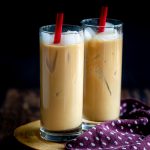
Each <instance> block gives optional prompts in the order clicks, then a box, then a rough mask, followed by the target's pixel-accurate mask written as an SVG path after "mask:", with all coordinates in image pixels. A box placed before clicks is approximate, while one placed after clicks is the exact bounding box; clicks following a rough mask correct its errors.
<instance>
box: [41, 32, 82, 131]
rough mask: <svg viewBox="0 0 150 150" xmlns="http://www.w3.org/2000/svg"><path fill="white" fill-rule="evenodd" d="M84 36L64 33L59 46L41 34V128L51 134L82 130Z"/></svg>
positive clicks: (49, 37) (49, 36)
mask: <svg viewBox="0 0 150 150" xmlns="http://www.w3.org/2000/svg"><path fill="white" fill-rule="evenodd" d="M82 36H83V34H82V32H81V33H78V32H74V31H68V32H64V33H63V34H62V37H61V42H60V43H59V44H53V43H52V42H49V40H51V39H53V35H51V34H49V33H42V34H41V38H42V39H41V43H40V66H41V68H40V69H41V126H42V127H43V128H44V130H48V131H49V132H61V131H62V132H65V131H66V132H68V131H71V130H75V129H77V128H81V123H82V106H83V104H82V103H83V70H84V69H83V62H84V42H83V37H82Z"/></svg>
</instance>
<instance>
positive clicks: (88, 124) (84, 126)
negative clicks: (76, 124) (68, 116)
mask: <svg viewBox="0 0 150 150" xmlns="http://www.w3.org/2000/svg"><path fill="white" fill-rule="evenodd" d="M100 123H102V122H95V121H89V120H86V119H83V122H82V130H89V129H90V128H92V127H94V126H96V125H98V124H100Z"/></svg>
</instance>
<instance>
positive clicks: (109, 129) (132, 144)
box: [65, 99, 150, 150]
mask: <svg viewBox="0 0 150 150" xmlns="http://www.w3.org/2000/svg"><path fill="white" fill-rule="evenodd" d="M65 148H66V149H67V150H113V149H117V150H150V107H148V106H146V105H145V104H143V103H142V102H140V101H138V100H134V99H125V100H122V101H121V108H120V119H119V120H113V121H108V122H105V123H102V124H98V125H96V126H95V127H93V128H91V129H90V130H88V131H86V132H84V133H83V134H82V135H80V136H79V137H77V138H76V139H73V140H72V141H69V142H67V143H66V145H65Z"/></svg>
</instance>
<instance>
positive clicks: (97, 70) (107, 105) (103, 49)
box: [82, 19, 122, 129]
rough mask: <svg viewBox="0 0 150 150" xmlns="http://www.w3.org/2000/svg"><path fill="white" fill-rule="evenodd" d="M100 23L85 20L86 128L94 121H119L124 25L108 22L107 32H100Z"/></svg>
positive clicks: (84, 109) (84, 104)
mask: <svg viewBox="0 0 150 150" xmlns="http://www.w3.org/2000/svg"><path fill="white" fill-rule="evenodd" d="M98 21H99V19H86V20H83V21H82V25H83V27H84V36H85V72H84V103H83V117H84V119H85V120H84V121H85V122H84V127H85V129H88V127H91V126H92V123H95V122H101V121H108V120H113V119H117V118H119V112H120V94H121V72H122V24H121V23H120V21H117V20H108V22H107V23H106V27H105V30H104V32H97V31H98V28H99V27H98ZM86 120H88V122H89V121H90V122H91V123H87V122H86Z"/></svg>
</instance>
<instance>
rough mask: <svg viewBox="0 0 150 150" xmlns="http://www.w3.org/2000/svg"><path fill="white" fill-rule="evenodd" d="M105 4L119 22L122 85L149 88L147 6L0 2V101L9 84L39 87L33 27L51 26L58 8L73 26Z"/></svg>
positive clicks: (127, 1) (112, 1) (128, 0)
mask: <svg viewBox="0 0 150 150" xmlns="http://www.w3.org/2000/svg"><path fill="white" fill-rule="evenodd" d="M103 4H108V6H109V12H108V17H109V18H114V19H119V20H121V21H122V22H123V23H124V45H123V76H122V86H123V87H125V88H149V87H150V69H149V68H150V67H149V66H150V57H149V56H150V45H149V44H150V36H149V35H150V16H149V14H150V8H149V4H148V1H146V0H142V1H137V0H136V1H134V0H107V1H104V0H103V1H102V0H89V1H88V0H80V1H79V0H76V1H75V0H74V1H71V0H70V1H68V2H67V1H65V0H59V1H58V0H49V1H46V0H39V1H35V2H32V3H31V0H30V1H29V0H26V1H25V0H22V1H15V0H14V1H5V2H3V3H1V4H0V7H1V8H2V9H3V10H2V9H1V12H0V20H1V21H0V22H1V26H2V27H1V31H0V33H1V34H0V36H1V46H0V103H2V101H3V97H4V96H5V92H6V91H7V90H8V89H10V88H19V89H26V88H39V78H40V76H39V73H40V70H39V39H38V36H39V33H38V32H39V27H40V26H43V25H47V24H54V23H55V17H56V13H57V12H58V11H64V13H65V20H64V23H69V24H79V23H80V21H81V20H82V19H84V18H92V17H98V16H99V11H100V10H99V8H100V7H101V6H102V5H103Z"/></svg>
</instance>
